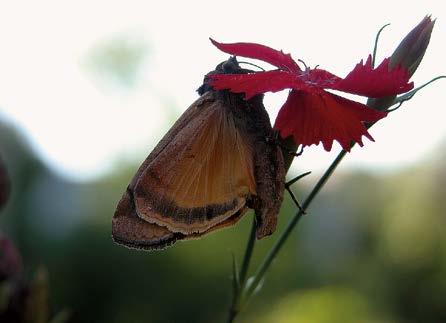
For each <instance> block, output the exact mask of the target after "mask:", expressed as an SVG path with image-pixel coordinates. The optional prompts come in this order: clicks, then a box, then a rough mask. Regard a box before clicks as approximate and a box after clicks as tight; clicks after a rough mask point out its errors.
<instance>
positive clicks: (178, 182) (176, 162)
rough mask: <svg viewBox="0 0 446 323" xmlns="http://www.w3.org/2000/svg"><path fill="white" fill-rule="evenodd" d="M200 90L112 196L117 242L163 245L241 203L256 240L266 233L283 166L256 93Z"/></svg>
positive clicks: (215, 221) (230, 215) (202, 229)
mask: <svg viewBox="0 0 446 323" xmlns="http://www.w3.org/2000/svg"><path fill="white" fill-rule="evenodd" d="M228 62H229V63H231V62H230V61H228ZM237 66H238V65H237ZM200 91H201V94H202V95H201V97H200V98H199V99H198V100H197V101H196V102H194V103H193V104H192V105H191V106H190V107H189V108H188V109H187V110H186V111H185V112H184V113H183V115H182V116H181V117H180V118H179V119H178V121H177V122H176V123H175V124H174V126H173V127H172V128H171V129H170V130H169V132H168V133H167V134H166V135H165V136H164V138H163V139H162V140H161V141H160V142H159V144H158V145H157V146H156V147H155V149H154V150H153V151H152V153H151V154H150V155H149V156H148V157H147V159H146V160H145V162H144V163H143V164H142V165H141V166H140V168H139V170H138V171H137V173H136V175H135V176H134V178H133V180H132V181H131V183H130V184H129V186H128V188H127V191H126V192H125V193H124V196H123V197H122V199H121V201H120V202H119V204H118V207H117V210H116V212H115V216H114V218H113V238H114V240H115V241H117V242H118V243H122V244H124V245H126V246H129V247H137V248H144V249H159V248H163V247H165V246H168V245H170V244H172V243H173V242H175V241H177V240H181V239H188V238H194V237H198V236H201V235H203V234H206V233H208V232H211V231H213V230H216V229H219V228H222V227H225V226H228V225H232V224H234V223H235V222H237V221H238V220H239V219H240V217H241V216H242V215H243V214H244V213H245V211H246V210H247V208H252V209H254V210H255V212H256V216H257V220H258V222H257V237H258V238H262V237H264V236H266V235H269V234H271V233H272V232H273V231H274V229H275V227H276V221H277V214H278V211H279V208H280V205H281V202H282V198H283V191H284V180H285V169H284V165H283V156H282V153H281V150H280V149H279V148H278V147H277V146H276V145H275V143H274V142H272V141H271V140H268V139H269V138H272V137H273V136H274V134H273V130H272V128H271V124H270V121H269V118H268V114H267V112H266V111H265V108H264V106H263V103H262V97H261V96H257V97H254V98H252V99H251V100H247V101H246V100H244V99H243V98H242V97H241V95H237V94H233V93H230V92H227V91H214V90H213V89H211V88H209V87H206V84H205V85H204V86H202V87H201V88H200Z"/></svg>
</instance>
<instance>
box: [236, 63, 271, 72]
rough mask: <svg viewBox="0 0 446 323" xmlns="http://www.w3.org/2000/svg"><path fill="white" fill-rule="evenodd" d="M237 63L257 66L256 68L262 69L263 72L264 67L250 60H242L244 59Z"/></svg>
mask: <svg viewBox="0 0 446 323" xmlns="http://www.w3.org/2000/svg"><path fill="white" fill-rule="evenodd" d="M238 63H239V64H248V65H252V66H255V67H257V68H258V69H260V70H262V71H263V72H265V69H264V68H263V67H260V66H259V65H256V64H253V63H251V62H244V61H241V62H238Z"/></svg>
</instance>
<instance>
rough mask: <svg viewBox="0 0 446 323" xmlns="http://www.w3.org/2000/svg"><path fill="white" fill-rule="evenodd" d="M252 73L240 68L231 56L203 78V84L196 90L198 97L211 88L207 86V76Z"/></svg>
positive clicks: (235, 59)
mask: <svg viewBox="0 0 446 323" xmlns="http://www.w3.org/2000/svg"><path fill="white" fill-rule="evenodd" d="M252 72H254V71H252V70H248V69H245V68H242V67H240V64H239V62H238V61H237V58H236V57H235V56H231V57H230V58H229V59H228V60H227V61H224V62H221V63H220V64H218V65H217V66H216V67H215V70H213V71H210V72H209V73H207V74H206V75H205V76H204V80H203V84H202V85H201V86H200V87H199V88H198V90H197V92H198V94H200V95H203V94H204V93H206V92H207V91H209V90H212V87H211V86H210V85H209V84H208V81H209V78H208V76H209V75H212V74H248V73H252Z"/></svg>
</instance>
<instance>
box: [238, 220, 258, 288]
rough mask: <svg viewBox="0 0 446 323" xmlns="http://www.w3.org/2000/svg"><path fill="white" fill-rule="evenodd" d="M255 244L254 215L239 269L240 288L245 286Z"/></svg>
mask: <svg viewBox="0 0 446 323" xmlns="http://www.w3.org/2000/svg"><path fill="white" fill-rule="evenodd" d="M255 242H256V218H255V215H254V216H253V218H252V226H251V234H250V235H249V240H248V244H247V245H246V250H245V256H244V257H243V264H242V268H240V275H239V278H240V286H241V287H242V288H241V289H243V287H244V286H245V283H246V274H247V273H248V267H249V263H250V261H251V256H252V251H253V250H254V244H255Z"/></svg>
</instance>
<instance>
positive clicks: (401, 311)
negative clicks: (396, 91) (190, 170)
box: [0, 123, 446, 323]
mask: <svg viewBox="0 0 446 323" xmlns="http://www.w3.org/2000/svg"><path fill="white" fill-rule="evenodd" d="M0 155H1V156H2V159H3V161H4V163H5V165H6V167H7V169H8V173H9V175H10V178H11V182H12V192H11V197H10V199H9V202H8V203H7V205H6V206H5V207H4V209H3V210H2V211H1V218H0V226H1V230H2V232H3V233H5V234H7V235H8V236H9V237H10V238H11V239H12V241H14V242H15V244H16V247H17V248H18V250H19V252H20V253H21V255H22V258H23V267H24V268H25V273H24V275H25V277H32V276H33V275H35V273H36V272H37V271H38V270H37V269H38V268H39V266H40V265H42V264H43V265H45V267H46V268H47V273H48V277H47V279H48V281H49V291H48V297H49V304H51V307H50V312H51V313H50V314H51V315H49V316H52V315H54V314H55V313H59V312H60V311H61V310H63V309H65V308H69V309H70V312H71V314H72V315H71V320H70V322H95V323H100V322H104V323H105V322H107V323H113V322H116V323H121V322H161V323H162V322H195V323H199V322H206V323H208V322H222V321H224V319H225V317H226V311H227V309H228V306H229V304H230V300H231V299H230V298H231V280H230V278H231V277H230V273H231V252H234V253H235V254H236V256H237V257H238V258H240V257H241V255H242V253H243V249H244V246H245V242H246V239H247V236H248V232H249V227H250V220H251V215H247V216H246V217H245V219H243V220H242V221H241V222H240V223H239V224H238V225H237V226H236V227H233V228H231V229H227V230H222V231H220V232H217V233H214V234H211V235H209V236H207V237H205V238H203V239H201V240H195V241H188V242H183V243H177V244H176V245H175V246H174V247H172V248H169V249H167V250H165V251H162V252H156V253H146V252H141V251H135V250H129V249H126V248H124V247H121V246H118V245H115V244H114V243H113V242H112V239H111V236H110V230H111V217H112V215H113V212H114V208H115V206H116V203H117V201H118V200H119V198H120V196H121V194H122V193H123V191H124V190H125V188H126V185H127V184H128V182H129V180H130V179H131V177H132V175H133V173H134V172H135V171H136V168H137V166H138V165H121V166H120V167H118V168H117V169H116V171H115V172H114V173H113V174H110V175H109V176H106V177H103V178H100V179H98V180H96V181H92V182H70V181H68V180H66V179H64V178H61V177H59V176H58V175H56V174H55V173H53V172H52V171H51V170H50V169H48V168H47V167H45V166H44V165H43V164H42V162H41V161H40V160H39V159H38V158H37V157H36V156H35V155H34V152H33V150H32V149H31V147H30V146H29V144H28V143H27V142H26V140H24V139H23V137H22V136H21V135H20V134H19V133H18V132H17V130H16V129H15V128H14V127H12V126H11V125H8V124H5V123H1V124H0ZM444 157H445V156H444V154H443V155H437V156H436V158H431V159H430V160H425V161H424V162H423V163H421V164H419V165H416V166H414V167H412V168H411V169H405V170H402V171H398V172H397V173H393V174H386V175H385V176H379V175H376V174H374V175H373V174H368V173H364V172H356V173H342V172H341V173H338V174H336V175H335V176H334V178H333V179H332V181H331V182H330V183H329V185H328V186H327V188H326V189H325V190H324V191H323V193H322V194H321V195H320V196H319V197H318V199H317V201H316V203H315V204H314V207H312V208H311V209H310V210H309V211H310V212H309V215H308V216H307V217H305V218H304V219H303V221H302V223H301V224H300V225H299V227H298V229H297V230H296V231H295V233H294V234H293V237H292V239H290V240H289V241H288V243H287V245H286V247H285V249H284V250H282V252H281V253H280V255H279V257H278V258H277V259H276V260H275V262H274V264H273V266H272V270H271V271H270V272H269V274H268V275H267V278H266V280H265V282H264V283H263V287H262V292H261V293H258V294H257V295H256V297H255V298H254V299H253V300H252V302H251V304H250V307H249V309H248V310H247V311H246V312H245V313H242V315H241V316H240V318H239V322H265V323H269V322H278V323H294V322H298V323H300V322H311V323H319V322H321V323H325V322H334V323H336V322H345V323H348V322H367V323H369V322H423V323H429V322H445V321H446V302H445V300H446V237H445V234H444V228H445V221H446V219H445V213H444V209H445V208H446V200H445V198H444V197H445V187H446V170H445V169H444V167H443V162H442V160H443V158H444ZM313 179H316V177H315V176H313ZM306 182H309V180H308V179H307V180H306ZM301 186H304V185H303V184H301ZM303 189H305V187H303ZM298 195H299V196H304V195H305V190H303V191H300V192H298ZM294 211H295V210H294V208H293V206H292V204H291V203H290V201H289V200H286V201H285V203H284V206H283V210H282V213H281V216H280V226H279V228H278V230H280V229H281V227H282V226H283V225H284V223H285V222H286V221H287V220H288V218H289V217H290V215H291V214H292V213H294ZM274 239H275V236H274V235H273V236H272V237H269V238H266V239H264V240H262V241H260V242H259V243H258V244H257V245H256V249H255V254H254V259H253V263H254V264H256V263H258V261H259V260H260V259H261V257H262V256H263V255H264V253H265V252H266V250H267V249H268V247H269V246H270V245H271V243H272V241H273V240H274Z"/></svg>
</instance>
